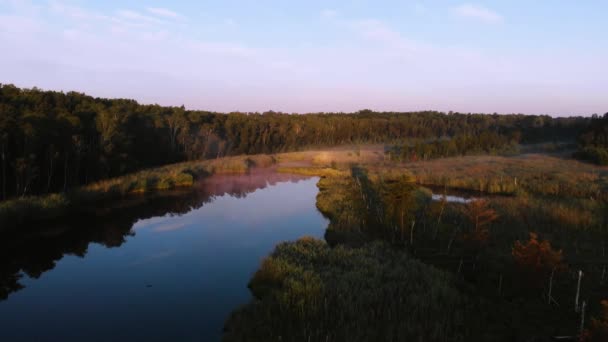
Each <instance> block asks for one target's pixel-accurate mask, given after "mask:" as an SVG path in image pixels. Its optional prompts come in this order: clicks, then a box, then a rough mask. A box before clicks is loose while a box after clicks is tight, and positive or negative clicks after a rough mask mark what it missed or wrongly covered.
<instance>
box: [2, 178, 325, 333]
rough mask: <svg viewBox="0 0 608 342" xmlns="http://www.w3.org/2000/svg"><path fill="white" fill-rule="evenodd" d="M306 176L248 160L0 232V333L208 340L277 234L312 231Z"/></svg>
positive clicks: (317, 223) (315, 230)
mask: <svg viewBox="0 0 608 342" xmlns="http://www.w3.org/2000/svg"><path fill="white" fill-rule="evenodd" d="M317 181H318V178H305V177H300V176H293V175H286V174H276V173H272V172H265V171H263V170H262V171H254V172H252V173H251V174H248V175H233V176H226V175H223V176H212V177H210V178H207V179H205V180H204V181H202V182H201V183H200V184H197V185H196V186H195V188H193V189H188V190H178V191H172V192H168V193H162V194H158V195H149V196H139V197H135V198H132V199H129V200H126V201H121V202H117V203H111V204H107V205H104V206H100V207H99V208H94V209H92V210H91V212H90V214H88V215H86V216H84V217H80V218H73V219H70V220H69V221H67V220H66V221H65V222H56V223H53V224H49V225H48V227H34V228H35V229H31V228H30V230H29V231H31V232H30V233H23V234H20V235H17V236H12V237H10V238H5V239H3V240H2V241H1V242H0V341H217V340H219V339H220V337H221V334H222V328H223V324H224V322H225V320H226V318H227V317H228V315H229V314H230V312H231V311H233V310H234V309H235V308H237V307H238V306H239V305H243V304H245V303H247V302H248V301H249V300H250V299H251V295H250V293H249V290H248V288H247V283H248V281H249V279H250V277H251V275H252V274H253V272H255V270H256V269H257V268H258V266H259V264H260V261H261V260H262V259H263V258H264V257H265V256H267V255H268V254H269V253H271V252H272V250H273V248H274V246H275V245H276V244H277V243H279V242H281V241H290V240H295V239H297V238H299V237H301V236H314V237H317V238H322V237H323V234H324V231H325V228H326V227H327V223H328V221H327V220H326V219H325V218H324V217H323V216H322V215H321V214H320V213H319V212H318V211H317V209H316V206H315V197H316V195H317V191H318V189H317V187H316V183H317Z"/></svg>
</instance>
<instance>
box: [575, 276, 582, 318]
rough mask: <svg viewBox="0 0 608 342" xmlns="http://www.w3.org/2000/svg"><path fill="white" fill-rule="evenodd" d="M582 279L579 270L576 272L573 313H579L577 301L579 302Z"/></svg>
mask: <svg viewBox="0 0 608 342" xmlns="http://www.w3.org/2000/svg"><path fill="white" fill-rule="evenodd" d="M582 278H583V271H582V270H579V271H578V284H577V285H576V297H574V311H575V312H579V309H580V308H579V305H578V301H579V297H580V294H581V279H582Z"/></svg>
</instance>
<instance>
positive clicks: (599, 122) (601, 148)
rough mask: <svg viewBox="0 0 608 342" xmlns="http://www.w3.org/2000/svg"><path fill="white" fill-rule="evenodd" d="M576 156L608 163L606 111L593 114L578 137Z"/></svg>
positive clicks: (597, 162) (595, 161)
mask: <svg viewBox="0 0 608 342" xmlns="http://www.w3.org/2000/svg"><path fill="white" fill-rule="evenodd" d="M577 156H578V157H579V158H581V159H586V160H589V161H592V162H594V163H596V164H600V165H608V113H606V114H604V116H603V117H600V116H597V115H594V116H593V117H592V118H591V122H590V123H589V127H588V129H587V130H586V131H585V132H584V133H583V134H581V136H580V137H579V151H578V152H577Z"/></svg>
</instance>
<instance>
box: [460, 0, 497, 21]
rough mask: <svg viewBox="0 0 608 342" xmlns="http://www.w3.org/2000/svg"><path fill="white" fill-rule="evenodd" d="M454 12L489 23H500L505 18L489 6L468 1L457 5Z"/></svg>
mask: <svg viewBox="0 0 608 342" xmlns="http://www.w3.org/2000/svg"><path fill="white" fill-rule="evenodd" d="M453 12H454V14H456V15H458V16H461V17H468V18H473V19H477V20H480V21H482V22H484V23H488V24H498V23H501V22H503V20H504V19H503V17H502V16H501V15H500V14H498V13H496V12H494V11H492V10H490V9H488V8H485V7H482V6H478V5H473V4H468V3H467V4H462V5H460V6H457V7H455V8H454V9H453Z"/></svg>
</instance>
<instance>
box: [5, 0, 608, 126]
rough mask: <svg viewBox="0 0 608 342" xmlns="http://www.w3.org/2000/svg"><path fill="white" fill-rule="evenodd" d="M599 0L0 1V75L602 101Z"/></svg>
mask: <svg viewBox="0 0 608 342" xmlns="http://www.w3.org/2000/svg"><path fill="white" fill-rule="evenodd" d="M606 13H608V2H606V1H599V0H598V1H591V0H589V1H549V0H544V1H540V0H539V1H519V0H518V1H474V2H467V1H430V0H429V1H422V0H421V1H405V0H392V1H379V0H377V1H371V0H369V1H368V0H353V1H318V0H308V1H278V0H274V1H271V0H257V1H254V0H225V1H141V0H139V1H135V0H126V1H117V0H106V1H84V0H51V1H47V0H38V1H36V0H21V1H19V0H0V47H1V48H2V50H1V53H0V82H1V83H14V84H16V85H18V86H22V87H33V86H38V87H41V88H44V89H55V90H66V91H67V90H77V91H82V92H86V93H89V94H92V95H95V96H104V97H128V98H135V99H137V100H139V101H140V102H142V103H159V104H163V105H181V104H184V105H186V107H188V108H191V109H208V110H217V111H233V110H241V111H264V110H269V109H272V110H276V111H287V112H315V111H355V110H358V109H362V108H371V109H376V110H398V111H409V110H420V109H436V110H444V111H448V110H454V111H463V112H499V113H511V112H522V113H547V114H554V115H571V114H582V115H587V114H591V113H603V112H606V111H608V91H607V90H608V62H607V61H608V35H607V34H606V33H607V32H608V21H607V20H606V19H605V16H606Z"/></svg>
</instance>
